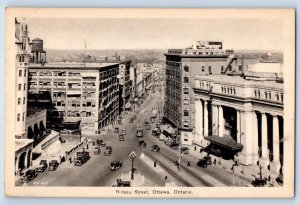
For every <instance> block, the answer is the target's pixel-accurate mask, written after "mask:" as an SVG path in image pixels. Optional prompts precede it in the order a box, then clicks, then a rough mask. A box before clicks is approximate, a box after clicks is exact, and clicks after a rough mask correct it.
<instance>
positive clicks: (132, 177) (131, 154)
mask: <svg viewBox="0 0 300 205" xmlns="http://www.w3.org/2000/svg"><path fill="white" fill-rule="evenodd" d="M129 157H130V159H131V179H134V176H133V174H134V168H133V162H134V159H135V158H136V154H135V152H134V151H132V152H131V153H130V155H129Z"/></svg>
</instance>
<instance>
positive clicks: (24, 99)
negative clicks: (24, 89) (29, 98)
mask: <svg viewBox="0 0 300 205" xmlns="http://www.w3.org/2000/svg"><path fill="white" fill-rule="evenodd" d="M25 103H26V98H25V97H23V105H25Z"/></svg>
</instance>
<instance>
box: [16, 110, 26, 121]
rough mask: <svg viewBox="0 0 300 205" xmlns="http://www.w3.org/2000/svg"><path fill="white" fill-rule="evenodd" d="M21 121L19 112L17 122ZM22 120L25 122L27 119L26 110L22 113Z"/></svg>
mask: <svg viewBox="0 0 300 205" xmlns="http://www.w3.org/2000/svg"><path fill="white" fill-rule="evenodd" d="M20 121H21V114H20V113H18V114H17V122H20ZM22 121H23V122H24V121H25V112H23V114H22Z"/></svg>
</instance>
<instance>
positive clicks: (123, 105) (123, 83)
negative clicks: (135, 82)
mask: <svg viewBox="0 0 300 205" xmlns="http://www.w3.org/2000/svg"><path fill="white" fill-rule="evenodd" d="M130 64H131V61H130V60H129V61H123V62H120V64H119V89H120V92H119V94H120V105H119V112H120V113H121V112H122V111H123V110H125V109H129V108H130V107H131V104H130V102H129V101H130V97H131V86H132V81H131V80H130Z"/></svg>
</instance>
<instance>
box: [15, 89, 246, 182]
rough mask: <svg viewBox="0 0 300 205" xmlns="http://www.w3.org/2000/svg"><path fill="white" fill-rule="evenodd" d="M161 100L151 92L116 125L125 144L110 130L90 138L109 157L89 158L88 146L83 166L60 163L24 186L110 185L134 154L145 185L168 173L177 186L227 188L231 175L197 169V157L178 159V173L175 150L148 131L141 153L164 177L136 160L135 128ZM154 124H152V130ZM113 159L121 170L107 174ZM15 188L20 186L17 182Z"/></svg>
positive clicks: (126, 170)
mask: <svg viewBox="0 0 300 205" xmlns="http://www.w3.org/2000/svg"><path fill="white" fill-rule="evenodd" d="M160 97H161V95H160V93H158V92H156V93H151V94H150V96H148V97H147V99H146V100H145V101H144V103H143V104H142V105H141V106H140V107H139V108H138V109H137V111H138V114H137V119H136V120H135V121H134V122H133V123H129V118H130V117H131V116H132V115H133V114H126V115H125V118H124V119H123V125H121V126H119V127H120V130H121V129H123V128H125V129H126V132H127V133H126V136H125V141H119V137H118V136H119V135H118V134H115V133H114V132H113V130H110V131H109V133H108V134H107V135H105V136H101V137H99V136H92V137H90V138H92V139H97V138H101V139H103V140H104V142H105V143H106V145H111V146H112V150H113V152H112V154H111V155H110V156H104V154H103V152H104V149H103V148H102V152H101V154H100V155H93V150H92V149H91V147H90V150H89V151H90V153H91V159H90V160H89V161H88V162H86V163H85V164H84V165H83V166H74V165H73V164H70V163H69V161H66V162H64V163H62V164H61V165H60V166H59V167H58V169H57V170H56V171H53V172H51V171H45V172H43V173H38V176H37V177H36V178H35V179H34V180H33V181H31V182H29V183H28V185H29V186H30V185H33V186H35V185H38V186H42V185H46V186H112V185H113V184H115V181H116V179H117V178H118V177H120V175H121V173H124V174H126V173H129V172H130V170H131V159H130V158H129V154H130V153H131V151H135V153H136V154H137V158H136V160H135V161H134V167H135V168H136V169H137V172H140V173H141V174H142V175H144V176H145V178H147V179H149V181H150V184H148V185H149V186H164V185H165V180H164V178H165V173H168V174H167V175H168V179H169V180H170V181H172V182H174V183H176V185H177V186H197V187H198V186H231V185H232V174H231V173H230V172H228V171H226V170H224V169H222V168H218V167H216V166H209V167H208V168H200V167H197V166H196V162H197V160H198V159H197V158H195V157H193V156H191V155H184V156H183V157H182V160H181V166H180V170H178V169H177V167H176V166H175V164H174V162H175V160H178V157H177V153H178V151H176V150H172V149H170V148H169V147H167V146H165V145H164V143H163V142H161V141H159V140H158V139H157V138H156V137H154V136H152V133H151V130H146V129H144V137H143V139H144V140H145V141H146V143H147V147H146V148H145V149H144V150H143V152H144V153H145V155H146V156H148V157H149V158H150V159H152V160H155V161H157V164H159V165H160V166H161V167H163V168H164V170H165V171H164V172H163V173H164V174H163V175H162V173H160V172H156V171H155V169H153V167H152V168H149V166H150V165H149V164H147V163H145V162H144V161H143V160H142V159H140V155H141V152H142V150H141V148H140V147H139V146H138V138H137V137H136V136H135V135H136V128H137V126H138V124H140V125H141V126H143V125H144V121H145V120H146V119H147V120H148V121H149V117H150V113H151V111H152V108H153V107H156V106H157V102H158V100H159V98H160ZM153 126H155V124H152V128H153ZM153 144H158V145H159V146H160V148H161V150H160V152H158V153H156V152H152V151H150V149H149V148H150V146H151V145H153ZM113 160H120V161H122V162H123V166H122V167H121V169H119V170H117V171H110V169H109V167H110V163H111V162H112V161H113ZM188 160H190V162H191V165H192V166H191V167H187V166H186V163H187V161H188ZM237 180H239V181H241V182H242V183H243V184H247V183H249V181H247V180H244V179H237ZM17 185H22V184H21V183H20V182H18V183H17Z"/></svg>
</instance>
